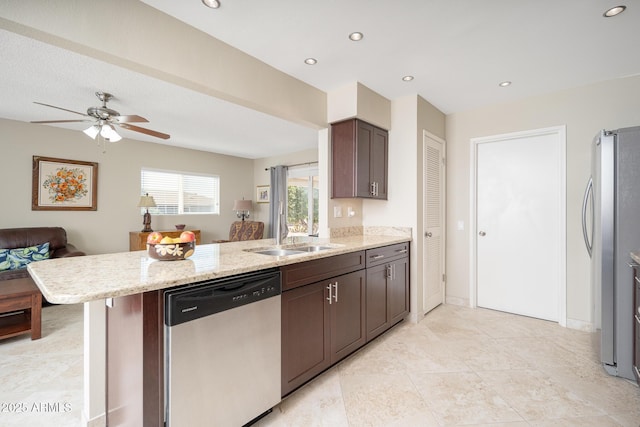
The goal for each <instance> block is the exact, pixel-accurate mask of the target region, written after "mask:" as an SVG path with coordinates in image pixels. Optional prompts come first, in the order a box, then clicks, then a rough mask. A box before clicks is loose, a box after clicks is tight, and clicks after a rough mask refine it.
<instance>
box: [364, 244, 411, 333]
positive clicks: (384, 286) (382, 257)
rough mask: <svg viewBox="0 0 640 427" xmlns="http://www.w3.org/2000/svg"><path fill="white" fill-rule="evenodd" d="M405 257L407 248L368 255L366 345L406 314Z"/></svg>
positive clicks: (384, 250)
mask: <svg viewBox="0 0 640 427" xmlns="http://www.w3.org/2000/svg"><path fill="white" fill-rule="evenodd" d="M407 254H408V244H401V245H393V246H389V247H386V248H380V249H375V250H369V251H367V263H368V265H367V290H366V329H367V341H370V340H372V339H373V338H375V337H377V336H378V335H380V334H382V333H383V332H385V331H386V330H388V329H389V328H391V327H392V326H393V325H395V324H396V323H398V322H400V321H401V320H402V319H404V317H405V316H406V315H407V314H408V313H409V258H408V256H407ZM372 260H373V261H372ZM369 265H370V266H369Z"/></svg>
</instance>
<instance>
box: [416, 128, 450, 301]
mask: <svg viewBox="0 0 640 427" xmlns="http://www.w3.org/2000/svg"><path fill="white" fill-rule="evenodd" d="M423 148H424V150H423V151H424V159H423V163H424V164H423V171H424V172H423V180H424V185H423V189H424V190H423V191H424V194H423V200H424V209H423V211H424V219H423V221H424V231H425V233H424V240H423V254H424V259H423V271H424V284H423V291H422V296H423V302H422V305H423V310H424V313H427V312H429V311H430V310H432V309H434V308H435V307H437V306H438V305H440V304H442V303H443V302H444V277H443V274H444V254H445V239H444V232H443V231H444V218H445V215H444V206H445V203H444V196H445V191H444V189H445V185H444V184H445V171H444V141H440V140H438V139H437V138H435V137H433V136H430V135H428V134H427V133H426V132H425V133H424V136H423Z"/></svg>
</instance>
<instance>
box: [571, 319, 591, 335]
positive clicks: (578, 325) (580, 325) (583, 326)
mask: <svg viewBox="0 0 640 427" xmlns="http://www.w3.org/2000/svg"><path fill="white" fill-rule="evenodd" d="M567 328H569V329H577V330H578V331H582V332H595V331H596V328H595V326H594V324H593V323H591V322H585V321H583V320H576V319H569V318H567Z"/></svg>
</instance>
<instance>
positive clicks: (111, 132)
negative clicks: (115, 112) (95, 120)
mask: <svg viewBox="0 0 640 427" xmlns="http://www.w3.org/2000/svg"><path fill="white" fill-rule="evenodd" d="M100 136H102V137H103V138H104V139H107V140H109V142H118V141H120V140H121V139H122V137H121V136H120V135H118V132H116V129H115V128H114V127H113V125H102V129H101V130H100Z"/></svg>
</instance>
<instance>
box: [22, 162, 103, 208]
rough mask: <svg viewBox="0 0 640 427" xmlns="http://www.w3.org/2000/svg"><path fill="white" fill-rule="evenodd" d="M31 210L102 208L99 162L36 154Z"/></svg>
mask: <svg viewBox="0 0 640 427" xmlns="http://www.w3.org/2000/svg"><path fill="white" fill-rule="evenodd" d="M32 169H33V170H32V184H31V185H32V187H31V210H34V211H95V210H98V163H97V162H83V161H80V160H67V159H56V158H54V157H43V156H33V168H32Z"/></svg>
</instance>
